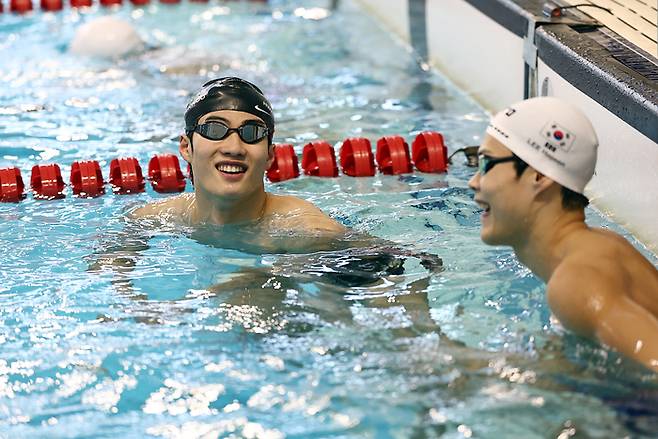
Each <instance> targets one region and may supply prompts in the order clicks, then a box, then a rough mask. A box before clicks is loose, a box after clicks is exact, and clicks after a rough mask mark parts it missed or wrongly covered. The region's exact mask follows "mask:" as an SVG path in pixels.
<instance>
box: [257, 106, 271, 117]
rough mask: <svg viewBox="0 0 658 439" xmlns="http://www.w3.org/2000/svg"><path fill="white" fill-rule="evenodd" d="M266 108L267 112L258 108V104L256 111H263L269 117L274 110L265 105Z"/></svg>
mask: <svg viewBox="0 0 658 439" xmlns="http://www.w3.org/2000/svg"><path fill="white" fill-rule="evenodd" d="M265 107H267V110H263V109H262V108H260V107H259V106H258V104H256V106H255V108H256V110H258V111H262V112H263V113H265V114H268V115H269V114H270V113H271V112H272V109H271V108H270V107H268V106H267V104H266V105H265Z"/></svg>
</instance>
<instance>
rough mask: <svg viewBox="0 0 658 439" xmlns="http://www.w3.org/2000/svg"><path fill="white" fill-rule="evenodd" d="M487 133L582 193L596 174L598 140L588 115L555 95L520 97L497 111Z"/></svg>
mask: <svg viewBox="0 0 658 439" xmlns="http://www.w3.org/2000/svg"><path fill="white" fill-rule="evenodd" d="M487 134H488V135H490V136H491V137H493V138H495V139H496V140H498V141H499V142H500V143H502V144H503V145H505V146H506V147H507V148H509V149H510V150H511V151H512V152H513V153H514V154H515V155H517V156H518V157H519V158H520V159H521V160H523V161H524V162H526V163H527V164H528V165H530V166H531V167H533V168H534V169H535V170H537V171H539V172H540V173H542V174H544V175H546V176H547V177H549V178H550V179H552V180H553V181H555V182H556V183H558V184H560V185H562V186H564V187H566V188H568V189H571V190H572V191H574V192H578V193H579V194H582V193H583V192H584V190H585V185H587V183H588V182H589V181H590V179H591V178H592V175H594V168H595V166H596V153H597V149H598V146H599V141H598V139H597V137H596V133H595V132H594V127H592V124H591V123H590V121H589V119H587V116H585V114H584V113H583V112H582V111H580V110H579V109H578V108H576V107H574V106H573V105H571V104H569V103H567V102H565V101H563V100H561V99H557V98H554V97H538V98H532V99H528V100H525V101H521V102H519V103H516V104H514V105H512V106H511V107H510V108H508V109H506V110H503V111H501V112H500V113H498V114H496V115H495V116H494V117H493V118H492V119H491V122H490V123H489V126H488V127H487Z"/></svg>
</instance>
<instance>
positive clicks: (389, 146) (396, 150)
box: [375, 136, 412, 175]
mask: <svg viewBox="0 0 658 439" xmlns="http://www.w3.org/2000/svg"><path fill="white" fill-rule="evenodd" d="M375 158H376V159H377V167H378V168H379V171H380V172H381V173H382V174H387V175H397V174H408V173H410V172H412V168H411V159H410V158H409V145H407V142H405V141H404V139H403V138H402V137H400V136H385V137H382V138H381V139H379V140H378V141H377V152H376V155H375Z"/></svg>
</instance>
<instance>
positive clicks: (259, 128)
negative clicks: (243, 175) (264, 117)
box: [192, 120, 269, 144]
mask: <svg viewBox="0 0 658 439" xmlns="http://www.w3.org/2000/svg"><path fill="white" fill-rule="evenodd" d="M192 131H194V132H196V133H199V135H201V136H202V137H204V138H206V139H208V140H215V141H217V140H224V139H226V138H227V137H228V136H229V134H231V133H232V132H237V133H238V136H240V139H242V141H243V142H244V143H248V144H254V143H258V142H260V141H261V140H263V139H264V138H265V137H267V135H268V134H269V130H268V129H267V127H266V126H265V125H263V124H261V123H258V122H256V121H254V120H248V121H246V122H245V123H243V124H242V125H240V126H239V127H238V128H230V127H229V126H228V125H226V123H225V122H222V121H220V120H211V121H208V122H205V123H202V124H199V125H197V126H196V127H194V130H192Z"/></svg>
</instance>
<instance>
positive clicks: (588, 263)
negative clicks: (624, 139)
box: [469, 97, 658, 372]
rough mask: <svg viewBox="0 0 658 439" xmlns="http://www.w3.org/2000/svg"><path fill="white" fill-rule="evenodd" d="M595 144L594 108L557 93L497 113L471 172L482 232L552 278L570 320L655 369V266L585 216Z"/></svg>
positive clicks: (559, 309) (563, 318)
mask: <svg viewBox="0 0 658 439" xmlns="http://www.w3.org/2000/svg"><path fill="white" fill-rule="evenodd" d="M597 148H598V139H597V137H596V134H595V132H594V128H593V127H592V124H591V123H590V122H589V120H588V119H587V117H586V116H585V115H584V114H583V113H582V112H581V111H580V110H579V109H577V108H576V107H574V106H573V105H571V104H569V103H567V102H565V101H562V100H560V99H556V98H553V97H540V98H533V99H528V100H526V101H522V102H519V103H517V104H514V105H512V106H511V107H510V108H508V109H506V110H504V111H501V112H500V113H498V114H496V115H495V116H494V117H493V118H492V119H491V122H490V124H489V126H488V127H487V130H486V136H485V138H484V141H483V142H482V145H481V146H480V148H479V151H478V153H479V171H478V172H477V173H476V174H475V175H474V176H473V178H471V180H470V181H469V186H470V187H471V189H473V190H474V191H475V201H476V203H477V204H478V205H479V206H480V207H481V208H482V210H483V212H482V216H481V222H482V225H481V232H480V236H481V238H482V240H483V241H484V242H485V243H487V244H490V245H510V246H512V248H513V249H514V252H515V253H516V256H517V257H518V259H519V260H520V261H521V262H522V263H523V264H525V265H526V266H528V268H530V269H531V270H532V271H533V273H535V274H536V275H537V276H538V277H540V278H541V279H542V280H544V281H545V282H546V283H547V288H546V295H547V299H548V303H549V305H550V307H551V310H552V311H553V313H554V314H555V316H556V317H557V318H558V319H559V320H560V322H561V323H562V324H563V325H564V326H565V327H566V328H568V329H571V330H573V331H574V332H576V333H578V334H580V335H583V336H586V337H591V338H595V339H597V340H599V341H600V342H602V343H605V344H607V345H609V346H611V347H613V348H614V349H616V350H618V351H619V352H621V353H623V354H624V355H627V356H629V357H631V358H633V359H635V360H636V361H638V362H640V363H642V364H644V365H645V366H646V367H648V368H649V369H651V370H653V371H656V372H658V270H656V267H654V265H653V264H652V263H651V262H649V261H648V260H647V259H645V258H644V257H643V256H642V255H641V254H640V253H639V252H638V251H637V250H636V249H635V248H634V247H633V246H632V245H630V244H629V243H628V242H626V240H624V239H623V238H622V237H620V236H619V235H617V234H615V233H613V232H610V231H608V230H603V229H599V228H590V227H589V226H587V224H585V211H584V209H585V206H587V204H588V202H589V201H588V199H587V198H586V197H585V195H584V190H585V186H586V185H587V183H588V182H589V180H590V179H591V178H592V175H593V174H594V169H595V166H596V156H597Z"/></svg>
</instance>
